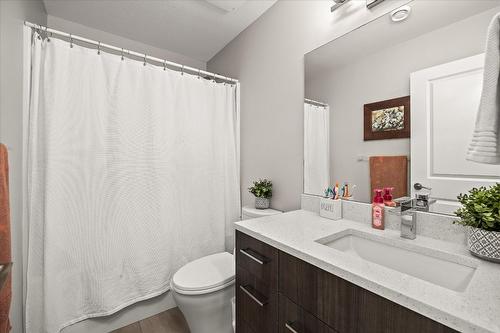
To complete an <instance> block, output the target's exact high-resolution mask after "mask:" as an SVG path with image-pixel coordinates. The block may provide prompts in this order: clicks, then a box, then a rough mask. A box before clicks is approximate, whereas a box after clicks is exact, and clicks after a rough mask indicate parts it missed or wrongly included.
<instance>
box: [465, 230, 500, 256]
mask: <svg viewBox="0 0 500 333" xmlns="http://www.w3.org/2000/svg"><path fill="white" fill-rule="evenodd" d="M468 229H469V232H468V233H469V235H468V237H467V243H468V245H469V250H470V252H471V253H472V254H473V255H475V256H477V257H479V258H482V259H485V260H489V261H494V262H498V263H500V232H498V231H486V230H484V229H479V228H474V227H469V228H468Z"/></svg>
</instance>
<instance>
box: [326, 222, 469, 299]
mask: <svg viewBox="0 0 500 333" xmlns="http://www.w3.org/2000/svg"><path fill="white" fill-rule="evenodd" d="M316 242H318V243H320V244H323V245H325V246H328V247H331V248H333V249H336V250H338V251H342V252H344V253H346V254H348V255H351V256H354V257H358V258H361V259H363V260H366V261H369V262H371V263H375V264H378V265H381V266H384V267H386V268H389V269H392V270H395V271H398V272H400V273H404V274H407V275H410V276H413V277H416V278H419V279H422V280H425V281H427V282H430V283H433V284H435V285H438V286H441V287H444V288H447V289H450V290H453V291H458V292H462V291H464V290H465V289H466V288H467V286H468V285H469V282H470V280H471V279H472V277H473V275H474V273H475V271H476V268H477V262H476V261H475V260H473V259H470V258H461V260H460V261H461V262H458V261H459V258H457V257H456V256H454V255H452V254H449V253H444V252H440V251H436V250H432V249H429V248H425V247H420V246H418V245H413V244H408V242H403V241H400V240H394V239H389V238H385V237H381V236H377V235H373V234H369V233H365V232H362V231H359V230H354V229H348V230H344V231H342V232H339V233H336V234H333V235H331V236H328V237H325V238H322V239H319V240H317V241H316ZM469 259H470V260H469ZM464 262H465V263H464Z"/></svg>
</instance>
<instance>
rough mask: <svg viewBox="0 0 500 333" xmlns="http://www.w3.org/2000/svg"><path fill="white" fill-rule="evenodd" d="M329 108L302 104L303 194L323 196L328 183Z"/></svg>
mask: <svg viewBox="0 0 500 333" xmlns="http://www.w3.org/2000/svg"><path fill="white" fill-rule="evenodd" d="M329 128H330V124H329V108H328V106H317V105H312V104H310V103H304V193H306V194H315V195H323V194H324V191H325V189H326V188H328V184H329V182H330V176H329V175H330V171H329V165H330V163H329V158H330V153H329V150H330V148H329V146H330V145H329Z"/></svg>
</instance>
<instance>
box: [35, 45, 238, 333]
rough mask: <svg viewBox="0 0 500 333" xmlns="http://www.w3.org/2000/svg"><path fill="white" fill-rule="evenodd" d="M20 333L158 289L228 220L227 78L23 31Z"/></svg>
mask: <svg viewBox="0 0 500 333" xmlns="http://www.w3.org/2000/svg"><path fill="white" fill-rule="evenodd" d="M31 79H32V88H31V105H30V128H29V144H28V145H29V147H28V159H29V160H28V199H29V203H28V205H29V207H28V217H29V245H28V247H29V249H28V272H27V300H26V327H27V332H37V333H38V332H51V333H52V332H59V331H60V330H61V329H62V328H63V327H66V326H68V325H70V324H72V323H75V322H78V321H80V320H83V319H86V318H89V317H96V316H101V315H108V314H111V313H113V312H116V311H117V310H119V309H121V308H123V307H125V306H127V305H129V304H132V303H134V302H137V301H139V300H143V299H147V298H150V297H153V296H156V295H159V294H161V293H163V292H165V291H166V290H168V289H169V281H170V278H171V276H172V274H173V273H174V272H175V271H176V269H178V268H179V267H180V266H182V265H183V264H185V263H186V262H188V261H191V260H193V259H195V258H198V257H201V256H204V255H208V254H211V253H215V252H220V251H224V250H225V238H230V237H231V235H232V233H233V228H232V222H234V221H236V220H238V218H239V215H240V213H239V212H240V197H239V195H240V194H239V193H240V191H239V107H238V96H237V95H238V89H239V87H238V86H236V85H229V84H227V85H225V84H222V83H215V82H212V81H209V80H205V79H203V78H198V77H197V76H193V75H188V74H184V75H181V74H180V73H179V72H176V71H171V70H168V69H167V70H163V68H162V67H157V66H153V65H150V64H147V65H146V66H144V65H143V63H142V62H140V61H134V60H130V59H125V60H121V58H120V56H116V55H112V54H107V53H105V52H101V54H100V55H98V54H97V51H96V50H94V49H89V48H85V47H80V46H78V45H74V46H73V48H71V47H70V44H69V43H68V42H65V41H62V40H59V39H56V38H52V39H51V40H50V42H47V41H46V40H40V39H38V38H33V44H32V78H31Z"/></svg>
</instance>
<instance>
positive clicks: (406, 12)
mask: <svg viewBox="0 0 500 333" xmlns="http://www.w3.org/2000/svg"><path fill="white" fill-rule="evenodd" d="M410 12H411V7H410V6H408V5H406V6H402V7H399V8H396V9H394V10H393V11H392V12H391V20H392V21H393V22H401V21H404V20H406V19H407V18H408V16H410Z"/></svg>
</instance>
